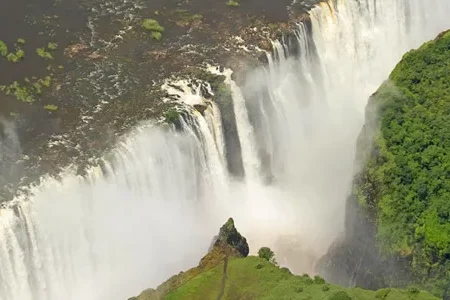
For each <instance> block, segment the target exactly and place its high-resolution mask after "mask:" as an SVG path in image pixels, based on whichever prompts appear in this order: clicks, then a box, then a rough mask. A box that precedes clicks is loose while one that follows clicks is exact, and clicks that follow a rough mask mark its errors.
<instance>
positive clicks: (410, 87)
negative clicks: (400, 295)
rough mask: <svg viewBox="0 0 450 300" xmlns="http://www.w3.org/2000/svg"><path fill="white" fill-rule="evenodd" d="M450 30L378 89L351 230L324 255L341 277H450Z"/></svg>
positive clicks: (350, 205) (396, 282) (350, 212)
mask: <svg viewBox="0 0 450 300" xmlns="http://www.w3.org/2000/svg"><path fill="white" fill-rule="evenodd" d="M449 112H450V32H444V33H442V34H440V35H439V36H438V37H437V38H436V39H435V40H433V41H430V42H428V43H426V44H424V45H423V46H422V47H420V48H419V49H417V50H413V51H411V52H409V53H407V54H406V55H405V56H404V57H403V59H402V60H401V62H400V63H399V64H398V65H397V66H396V68H395V69H394V70H393V72H392V73H391V75H390V77H389V80H387V81H386V82H385V83H383V85H382V86H381V87H380V88H379V90H378V91H377V92H376V93H375V94H374V95H373V96H372V97H371V99H370V102H369V105H368V108H367V112H366V124H365V126H364V129H363V130H362V132H361V134H360V137H359V141H358V157H357V162H363V163H362V164H361V166H362V168H361V169H360V170H359V171H358V173H357V175H356V177H355V180H354V186H353V190H352V193H351V195H350V196H349V198H348V201H347V216H346V218H347V223H346V235H345V238H344V239H343V240H342V241H338V242H336V243H335V245H334V246H333V247H332V248H331V249H330V252H329V255H328V256H327V257H325V258H324V259H323V261H322V267H323V269H322V271H323V272H324V273H327V274H328V276H329V278H330V280H332V281H336V282H339V283H341V284H356V285H359V286H364V287H369V288H378V287H380V286H386V285H389V286H402V285H405V284H406V283H407V282H414V283H415V284H417V285H419V286H421V287H424V288H427V289H429V290H430V291H433V292H434V293H436V294H440V295H442V293H443V291H444V290H445V287H446V285H448V279H449V278H450V202H449V200H448V199H449V196H450V194H449V190H450V181H449V179H450V152H449V150H450V131H449V127H448V124H450V123H449V122H450V114H449Z"/></svg>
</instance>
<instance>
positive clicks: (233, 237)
mask: <svg viewBox="0 0 450 300" xmlns="http://www.w3.org/2000/svg"><path fill="white" fill-rule="evenodd" d="M220 244H227V245H230V246H231V247H233V248H234V249H236V250H237V251H238V252H239V254H240V255H242V256H243V257H247V255H248V252H249V248H248V243H247V239H246V238H245V237H243V236H242V235H241V234H240V233H239V232H238V231H237V229H236V227H235V226H234V220H233V218H229V219H228V221H227V222H226V223H225V224H224V225H223V226H222V227H221V228H220V231H219V236H218V237H217V240H216V242H215V243H214V246H220Z"/></svg>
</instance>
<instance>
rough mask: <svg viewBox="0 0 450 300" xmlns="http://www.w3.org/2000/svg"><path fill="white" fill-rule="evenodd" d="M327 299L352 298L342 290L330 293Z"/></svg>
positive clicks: (349, 299)
mask: <svg viewBox="0 0 450 300" xmlns="http://www.w3.org/2000/svg"><path fill="white" fill-rule="evenodd" d="M327 299H328V300H352V298H351V297H350V296H349V295H348V294H347V293H346V292H344V291H339V292H336V293H334V294H333V295H331V296H330V297H329V298H327Z"/></svg>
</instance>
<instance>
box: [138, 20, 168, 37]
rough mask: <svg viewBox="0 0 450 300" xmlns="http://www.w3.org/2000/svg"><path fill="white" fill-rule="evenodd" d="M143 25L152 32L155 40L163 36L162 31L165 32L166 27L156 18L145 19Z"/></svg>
mask: <svg viewBox="0 0 450 300" xmlns="http://www.w3.org/2000/svg"><path fill="white" fill-rule="evenodd" d="M142 27H143V28H144V29H146V30H148V31H150V33H151V37H152V38H153V39H155V40H158V41H159V40H160V39H161V38H162V33H163V32H164V27H162V26H161V25H159V23H158V21H156V20H154V19H145V20H144V21H142Z"/></svg>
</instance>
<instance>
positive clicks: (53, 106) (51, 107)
mask: <svg viewBox="0 0 450 300" xmlns="http://www.w3.org/2000/svg"><path fill="white" fill-rule="evenodd" d="M44 108H45V109H46V110H49V111H55V110H57V109H58V106H56V105H53V104H47V105H44Z"/></svg>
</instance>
